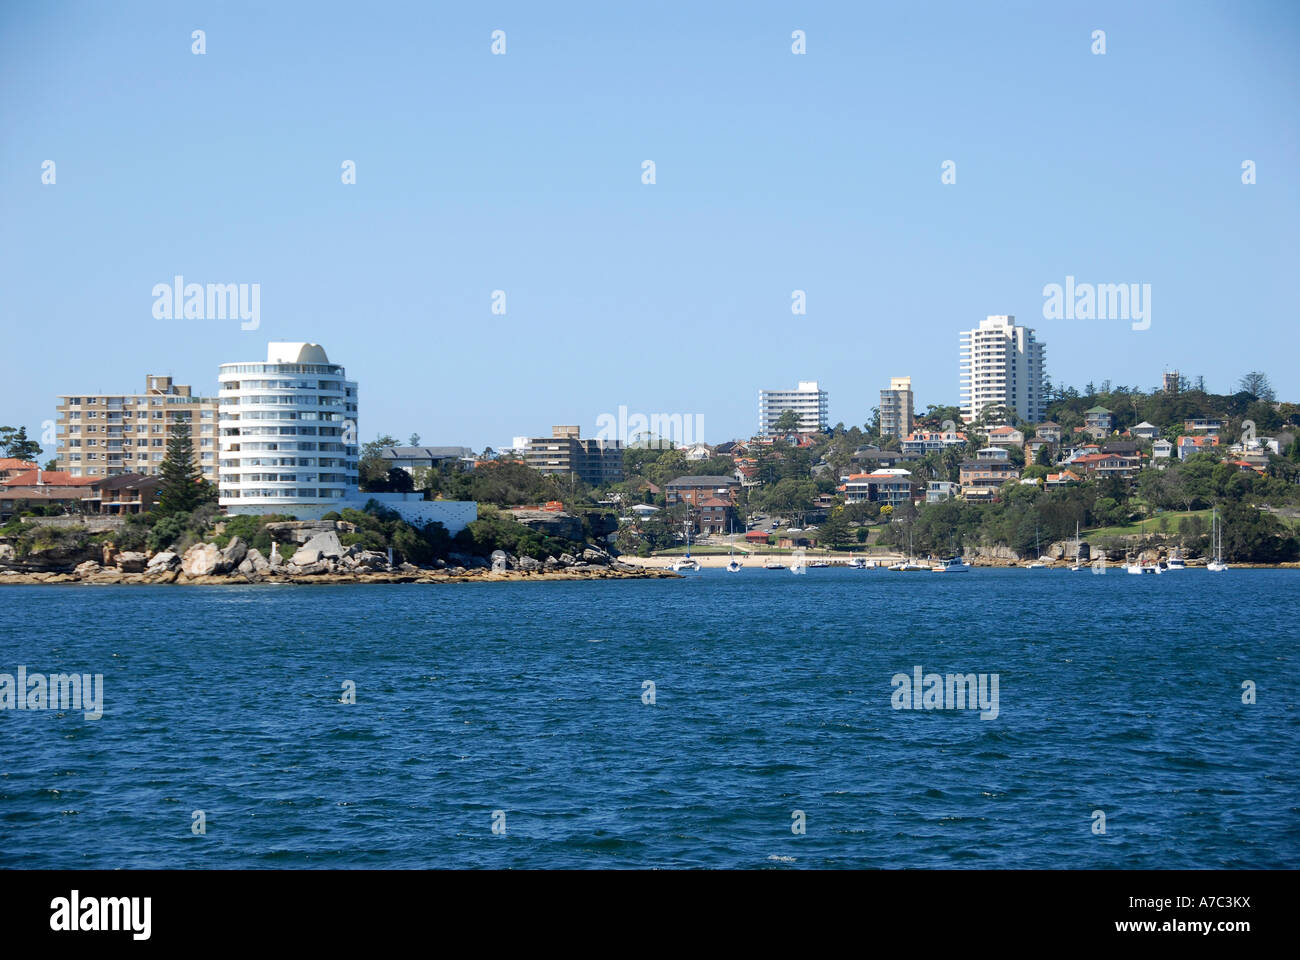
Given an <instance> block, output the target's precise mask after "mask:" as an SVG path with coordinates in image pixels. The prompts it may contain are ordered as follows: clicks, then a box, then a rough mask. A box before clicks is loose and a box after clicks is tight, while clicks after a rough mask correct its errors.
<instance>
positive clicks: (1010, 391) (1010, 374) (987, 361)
mask: <svg viewBox="0 0 1300 960" xmlns="http://www.w3.org/2000/svg"><path fill="white" fill-rule="evenodd" d="M1045 349H1046V348H1045V347H1044V345H1043V344H1041V343H1039V342H1038V341H1037V340H1035V339H1034V331H1033V330H1032V329H1031V328H1030V327H1020V326H1016V318H1015V317H1009V316H999V317H988V318H986V319H984V320H982V321H980V325H979V326H978V327H977V328H976V329H974V330H963V331H962V334H961V411H962V414H961V415H962V420H964V421H965V422H966V423H970V422H971V421H972V420H975V419H977V418H978V417H979V415H980V414H981V413H983V412H984V410H985V408H987V407H990V406H1002V407H1008V408H1009V409H1011V410H1014V411H1015V412H1016V416H1017V417H1019V418H1020V419H1021V420H1025V421H1028V422H1029V423H1042V422H1043V421H1044V420H1045V419H1047V398H1046V397H1045V396H1044V395H1043V394H1044V383H1045V374H1046V371H1045V369H1044V366H1043V354H1044V352H1045Z"/></svg>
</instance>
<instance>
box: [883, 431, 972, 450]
mask: <svg viewBox="0 0 1300 960" xmlns="http://www.w3.org/2000/svg"><path fill="white" fill-rule="evenodd" d="M965 443H966V434H964V433H962V432H960V431H957V430H919V431H916V432H914V433H909V434H908V435H907V436H905V437H903V438H902V439H901V440H900V441H899V444H898V448H899V449H900V450H901V451H902V452H903V453H907V454H913V455H917V456H919V455H923V454H927V453H934V452H935V451H937V450H943V449H945V448H947V447H953V446H962V445H963V444H965Z"/></svg>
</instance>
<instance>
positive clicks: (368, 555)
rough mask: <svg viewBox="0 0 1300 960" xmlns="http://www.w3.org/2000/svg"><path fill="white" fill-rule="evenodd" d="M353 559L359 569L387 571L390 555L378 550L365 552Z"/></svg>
mask: <svg viewBox="0 0 1300 960" xmlns="http://www.w3.org/2000/svg"><path fill="white" fill-rule="evenodd" d="M353 559H355V560H356V564H357V566H358V567H359V568H361V569H365V570H387V569H388V555H387V554H384V553H380V552H379V551H378V550H363V551H361V552H360V553H358V554H357V555H356V557H354V558H353Z"/></svg>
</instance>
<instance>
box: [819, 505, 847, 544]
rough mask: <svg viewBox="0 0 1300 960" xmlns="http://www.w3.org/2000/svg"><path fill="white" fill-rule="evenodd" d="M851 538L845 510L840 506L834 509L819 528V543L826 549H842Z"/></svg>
mask: <svg viewBox="0 0 1300 960" xmlns="http://www.w3.org/2000/svg"><path fill="white" fill-rule="evenodd" d="M851 537H852V534H851V533H850V532H849V521H848V518H847V517H846V516H845V515H844V508H843V507H840V506H837V507H832V508H831V512H830V513H829V514H828V515H827V517H826V519H825V520H824V521H822V523H821V526H819V527H818V528H817V542H818V543H819V544H820V545H822V546H826V547H841V546H843V545H844V544H846V543H848V542H849V540H850V539H851Z"/></svg>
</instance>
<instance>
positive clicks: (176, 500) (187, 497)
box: [157, 421, 212, 515]
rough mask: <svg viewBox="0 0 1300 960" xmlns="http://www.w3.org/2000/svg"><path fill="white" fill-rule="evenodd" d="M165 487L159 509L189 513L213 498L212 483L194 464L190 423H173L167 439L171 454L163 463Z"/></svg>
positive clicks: (165, 512) (162, 511)
mask: <svg viewBox="0 0 1300 960" xmlns="http://www.w3.org/2000/svg"><path fill="white" fill-rule="evenodd" d="M161 474H162V489H161V490H160V491H159V495H158V507H157V512H158V513H160V514H163V515H166V514H171V513H189V512H190V511H191V510H193V509H194V508H195V507H198V506H200V505H201V504H204V503H207V502H208V501H209V500H211V499H212V489H211V485H210V484H208V483H206V482H205V481H204V479H203V474H202V473H201V472H200V471H199V469H198V467H196V466H194V443H193V441H192V440H191V439H190V427H189V424H188V423H185V422H183V421H182V422H180V423H177V424H175V425H174V426H173V427H172V431H171V436H170V437H169V438H168V439H167V458H166V459H165V460H164V461H163V464H162V470H161Z"/></svg>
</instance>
